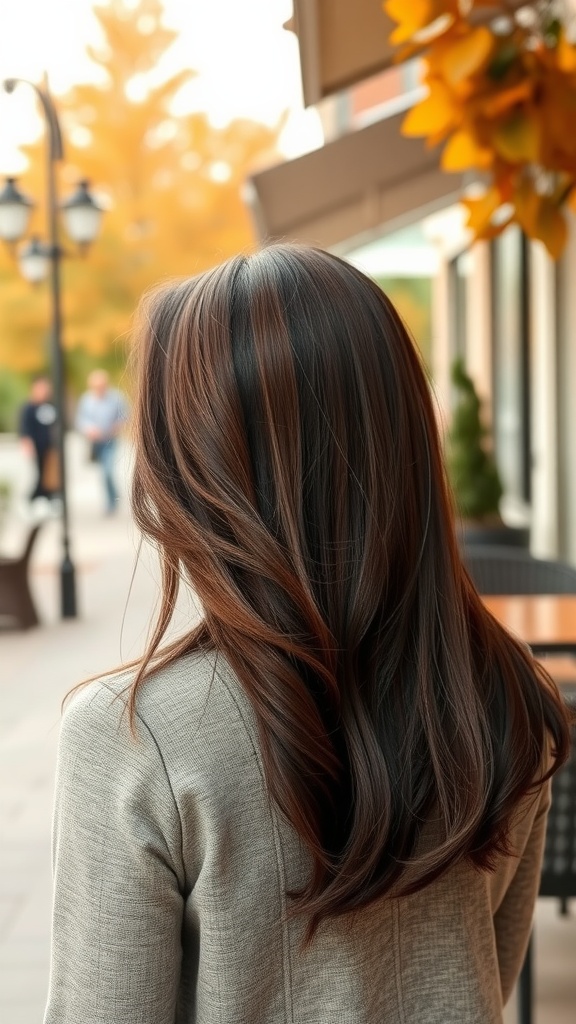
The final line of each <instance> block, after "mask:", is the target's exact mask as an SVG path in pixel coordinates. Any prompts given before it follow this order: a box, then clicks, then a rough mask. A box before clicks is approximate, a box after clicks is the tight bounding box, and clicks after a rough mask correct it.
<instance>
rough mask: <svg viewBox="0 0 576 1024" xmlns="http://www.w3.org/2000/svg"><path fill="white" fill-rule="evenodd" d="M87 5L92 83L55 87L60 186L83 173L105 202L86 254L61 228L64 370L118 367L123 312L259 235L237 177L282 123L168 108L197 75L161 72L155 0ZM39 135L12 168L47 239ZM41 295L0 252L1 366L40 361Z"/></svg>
mask: <svg viewBox="0 0 576 1024" xmlns="http://www.w3.org/2000/svg"><path fill="white" fill-rule="evenodd" d="M94 13H95V18H96V21H97V24H98V27H99V38H97V39H96V42H95V45H94V46H93V47H91V48H89V50H88V56H89V58H90V60H91V63H92V74H91V76H90V77H91V81H87V82H84V83H78V84H77V85H76V86H75V87H74V88H73V89H71V90H70V92H69V93H68V94H66V95H63V96H58V97H56V102H57V106H58V109H59V114H60V119H61V122H62V128H63V135H64V142H65V161H64V164H63V165H61V166H60V167H59V169H58V170H59V188H60V194H61V196H63V197H64V196H65V195H66V194H69V193H70V192H71V191H73V190H74V189H75V188H76V184H77V182H78V180H79V179H81V178H88V179H90V182H91V186H92V188H93V190H94V191H95V193H96V195H97V196H100V197H102V198H104V199H105V200H106V207H107V209H106V212H105V215H104V218H103V225H102V232H101V235H100V236H99V238H98V239H97V241H96V242H95V243H94V245H92V246H91V248H90V251H89V252H88V254H87V255H86V256H85V257H80V258H79V257H78V255H77V254H76V253H75V252H74V251H73V246H71V245H70V244H68V243H67V241H66V239H65V238H63V239H62V242H63V245H64V247H65V249H66V256H67V258H66V259H65V260H64V261H63V263H64V265H63V288H62V298H63V304H64V345H65V348H66V349H67V353H68V356H67V366H68V369H69V371H70V368H71V367H72V366H73V364H74V362H75V359H76V358H77V361H78V363H79V365H80V363H81V364H82V366H84V365H85V363H86V362H87V361H88V362H89V361H90V360H92V361H97V362H102V363H105V364H106V365H108V363H107V360H108V359H113V361H114V364H116V363H118V364H119V365H122V363H123V360H124V359H125V349H126V344H125V340H126V338H127V337H129V330H130V323H131V314H132V312H133V310H134V308H135V306H136V305H137V303H138V300H139V298H140V296H141V295H142V293H143V292H144V291H145V290H146V289H148V288H149V287H150V286H152V285H154V284H156V283H158V282H162V281H166V280H168V279H170V278H173V277H176V276H180V275H191V274H195V273H197V272H199V271H202V270H204V269H206V268H208V267H210V266H213V265H214V264H216V263H218V262H220V261H221V260H223V259H226V258H227V257H228V256H231V255H233V254H235V253H236V252H238V251H242V250H246V249H249V248H251V247H252V246H254V245H255V238H254V233H253V228H252V224H251V221H250V216H249V212H248V209H247V206H246V203H245V201H244V199H243V192H244V186H245V181H246V177H247V176H248V175H249V173H250V172H251V171H252V170H254V169H255V168H256V167H258V166H261V165H262V164H265V163H268V162H270V161H272V160H274V159H275V158H277V157H276V155H275V154H276V151H275V146H276V139H277V135H278V129H279V127H280V120H281V119H279V125H278V127H277V128H270V127H268V126H267V125H264V124H259V123H257V122H253V121H250V120H247V119H241V118H238V119H235V120H232V121H230V122H229V123H228V124H226V125H224V126H218V127H216V126H214V125H213V124H211V122H210V120H209V117H208V115H207V114H206V113H205V112H204V111H192V112H190V113H176V112H175V110H177V109H178V108H177V106H175V99H177V98H178V96H179V94H180V93H181V90H182V87H183V85H184V84H185V83H186V82H187V81H188V80H189V79H191V78H192V77H193V76H194V72H193V71H192V70H187V69H185V70H184V71H176V72H174V73H172V74H170V73H169V72H168V71H167V68H168V66H169V61H168V62H167V61H166V57H167V55H168V54H169V51H170V48H171V46H172V44H173V43H174V41H175V39H176V32H175V31H174V30H172V29H171V28H170V27H169V26H167V25H166V23H165V19H164V9H163V3H162V0H109V2H108V3H106V4H98V5H96V6H95V8H94ZM163 68H164V69H166V70H163ZM45 144H46V141H45V138H44V137H43V136H42V137H40V138H39V140H38V142H37V143H34V144H32V145H29V146H25V147H22V149H23V151H24V153H25V155H26V157H27V159H28V164H29V167H28V170H27V171H26V172H25V174H24V175H23V176H22V179H21V187H22V190H23V191H24V192H26V193H27V194H29V195H32V196H33V197H35V198H36V199H37V200H39V204H38V206H37V207H36V209H35V212H34V222H33V224H32V231H33V232H34V233H36V232H38V234H40V235H41V236H43V237H46V210H45V209H44V208H43V206H42V202H41V200H42V198H43V197H44V196H45V182H44V174H45ZM48 298H49V297H48V289H47V288H46V287H43V286H40V287H39V288H37V289H31V288H30V286H29V285H28V284H27V282H25V281H23V280H22V279H21V278H20V275H19V274H18V271H17V269H16V267H15V266H14V260H13V258H12V257H11V256H10V254H8V253H6V252H4V251H2V250H0V321H1V322H2V331H1V332H0V367H4V368H6V369H10V370H12V371H15V372H23V373H32V372H37V371H38V370H39V369H41V368H42V367H43V366H45V365H46V362H47V358H48V351H49V349H48V343H47V331H48V325H49V322H50V311H49V302H48ZM117 353H119V355H118V358H116V354H117ZM80 357H82V358H80Z"/></svg>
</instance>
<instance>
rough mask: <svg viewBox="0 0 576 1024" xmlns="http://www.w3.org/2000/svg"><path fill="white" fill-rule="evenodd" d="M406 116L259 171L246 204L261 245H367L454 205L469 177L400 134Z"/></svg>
mask: <svg viewBox="0 0 576 1024" xmlns="http://www.w3.org/2000/svg"><path fill="white" fill-rule="evenodd" d="M404 113H405V112H404V111H402V112H398V113H395V114H394V115H392V116H391V117H387V118H383V119H382V120H380V121H377V122H375V123H374V124H371V125H369V126H368V127H367V128H362V129H360V130H359V131H355V132H350V133H349V134H348V135H344V136H342V138H339V139H336V140H335V141H334V142H329V143H327V144H326V145H325V146H323V147H322V148H321V149H317V150H314V151H313V152H312V153H307V154H306V155H305V156H301V157H298V158H297V159H295V160H288V161H286V162H285V163H281V164H278V165H276V166H274V167H270V168H268V169H267V170H264V171H260V172H259V173H257V174H254V175H253V176H252V177H251V178H250V179H249V182H248V199H249V203H250V206H251V209H252V214H253V217H254V220H255V223H256V229H257V232H258V235H259V237H260V240H261V241H266V240H267V241H273V240H280V239H285V240H294V241H301V242H307V243H309V244H313V245H319V246H322V247H324V248H327V247H334V246H339V245H342V244H343V243H347V242H349V241H350V242H352V240H354V242H356V241H358V242H359V241H363V240H365V239H368V238H371V237H374V236H375V235H376V234H379V233H382V232H384V231H391V230H394V229H396V228H399V227H402V226H403V225H405V224H408V223H414V222H415V221H417V220H420V219H421V218H422V217H423V216H425V215H426V214H428V213H431V212H433V211H434V210H436V209H439V208H442V207H445V206H448V205H450V204H451V203H453V202H456V201H457V200H458V198H459V197H460V196H461V194H462V189H463V187H464V185H465V183H466V181H467V180H468V179H466V180H465V178H464V175H461V174H447V173H446V172H445V171H442V170H441V169H440V167H439V162H438V150H437V149H433V150H430V149H426V148H425V146H424V144H423V142H422V140H421V139H411V138H406V137H405V136H403V135H402V134H401V132H400V126H401V124H402V120H403V118H404Z"/></svg>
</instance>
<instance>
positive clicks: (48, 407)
mask: <svg viewBox="0 0 576 1024" xmlns="http://www.w3.org/2000/svg"><path fill="white" fill-rule="evenodd" d="M55 423H56V407H55V405H54V403H53V401H52V385H51V384H50V381H49V380H48V378H47V377H37V378H36V379H35V380H34V381H33V382H32V386H31V389H30V397H29V399H28V401H27V402H25V403H24V405H23V406H22V408H21V410H20V424H19V434H20V442H21V445H22V449H23V451H24V453H25V454H26V455H27V456H28V457H29V458H31V459H34V462H35V465H36V479H35V482H34V488H33V490H32V492H31V494H30V501H35V500H36V498H49V499H52V498H55V497H56V496H57V494H58V480H57V475H58V474H57V451H56V444H55V437H54V425H55Z"/></svg>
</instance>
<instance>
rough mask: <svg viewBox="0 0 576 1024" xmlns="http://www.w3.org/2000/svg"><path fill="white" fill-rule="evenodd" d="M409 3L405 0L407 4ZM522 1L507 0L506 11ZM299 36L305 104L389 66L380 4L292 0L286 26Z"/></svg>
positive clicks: (489, 13)
mask: <svg viewBox="0 0 576 1024" xmlns="http://www.w3.org/2000/svg"><path fill="white" fill-rule="evenodd" d="M406 3H407V4H409V3H410V0H406ZM525 3H526V0H509V2H508V4H507V6H508V7H509V8H513V7H520V6H522V5H523V4H525ZM502 6H503V5H502V3H498V2H497V0H494V6H493V8H491V7H489V6H486V5H483V6H482V7H480V8H479V9H478V10H477V11H475V12H474V18H475V20H476V21H487V20H489V19H491V18H493V17H494V15H497V14H502ZM287 27H288V28H290V29H293V30H294V31H295V32H296V35H297V36H298V44H299V47H300V62H301V66H302V84H303V87H304V102H305V104H306V106H312V105H313V104H314V103H318V101H319V100H321V99H323V98H324V96H331V95H332V94H333V93H335V92H340V90H342V89H347V88H349V86H351V85H354V84H355V82H360V81H362V80H363V79H365V78H369V77H370V76H371V75H375V74H377V73H378V72H379V71H384V70H385V69H386V68H388V67H390V65H391V64H392V63H393V59H394V48H393V47H391V46H390V44H389V42H388V39H389V37H390V33H391V31H392V29H393V28H394V23H393V22H392V21H391V20H390V18H388V17H387V16H386V15H385V14H384V11H383V10H382V0H294V17H293V19H292V20H291V21H290V22H289V23H288V25H287Z"/></svg>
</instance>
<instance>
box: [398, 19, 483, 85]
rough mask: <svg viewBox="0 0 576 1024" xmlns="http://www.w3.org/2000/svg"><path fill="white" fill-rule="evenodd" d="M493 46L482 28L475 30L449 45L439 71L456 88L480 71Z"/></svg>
mask: <svg viewBox="0 0 576 1024" xmlns="http://www.w3.org/2000/svg"><path fill="white" fill-rule="evenodd" d="M406 6H410V5H409V4H407V5H406ZM493 45H494V36H493V35H492V33H491V32H490V30H489V29H487V28H484V27H481V28H476V29H474V30H473V31H472V32H469V33H468V34H467V35H465V36H463V37H462V38H461V39H457V40H455V41H454V42H453V43H451V44H450V46H449V47H447V48H446V52H445V53H444V55H443V58H442V62H441V71H442V74H443V76H444V78H445V79H446V81H447V82H448V83H449V84H450V85H453V86H456V85H458V84H459V83H460V82H462V81H463V80H464V79H466V78H469V77H470V76H471V75H474V74H476V72H477V71H480V69H481V68H482V67H483V66H484V65H485V64H486V62H487V61H488V59H489V57H490V54H491V53H492V47H493Z"/></svg>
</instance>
